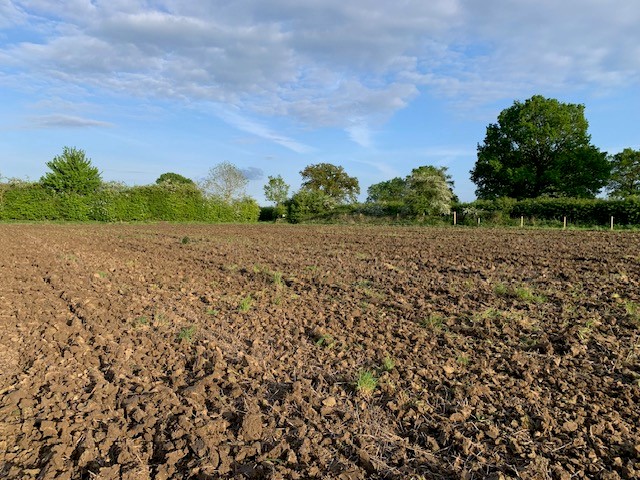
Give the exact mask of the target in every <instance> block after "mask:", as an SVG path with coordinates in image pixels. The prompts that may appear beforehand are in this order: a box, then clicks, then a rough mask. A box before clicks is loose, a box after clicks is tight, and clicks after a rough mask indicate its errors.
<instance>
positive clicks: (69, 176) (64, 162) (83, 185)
mask: <svg viewBox="0 0 640 480" xmlns="http://www.w3.org/2000/svg"><path fill="white" fill-rule="evenodd" d="M47 167H49V169H51V171H50V172H47V173H46V174H45V175H44V176H43V177H42V178H41V179H40V183H41V184H42V185H43V186H45V187H47V188H50V189H52V190H55V191H56V192H60V193H78V194H80V195H86V194H89V193H92V192H95V191H96V189H97V188H98V187H99V186H100V185H101V184H102V177H101V175H100V172H99V171H98V169H97V168H96V167H94V166H93V165H92V164H91V159H89V158H87V157H86V155H85V153H84V151H83V150H80V149H76V148H70V147H64V148H63V149H62V155H58V156H56V157H54V158H53V160H51V161H50V162H47Z"/></svg>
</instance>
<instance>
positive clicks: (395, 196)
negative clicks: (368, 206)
mask: <svg viewBox="0 0 640 480" xmlns="http://www.w3.org/2000/svg"><path fill="white" fill-rule="evenodd" d="M406 188H407V184H406V181H405V180H404V179H403V178H400V177H395V178H392V179H391V180H386V181H384V182H380V183H374V184H373V185H371V186H370V187H369V188H367V202H397V201H401V200H402V199H403V198H404V194H405V190H406Z"/></svg>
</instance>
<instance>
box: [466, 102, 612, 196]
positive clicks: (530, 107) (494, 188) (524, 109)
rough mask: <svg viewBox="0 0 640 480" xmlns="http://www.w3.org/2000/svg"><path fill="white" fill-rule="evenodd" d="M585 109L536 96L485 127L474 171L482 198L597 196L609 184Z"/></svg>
mask: <svg viewBox="0 0 640 480" xmlns="http://www.w3.org/2000/svg"><path fill="white" fill-rule="evenodd" d="M588 126H589V125H588V122H587V120H586V119H585V117H584V105H576V104H569V103H561V102H559V101H558V100H555V99H548V98H544V97H542V96H540V95H534V96H533V97H531V98H530V99H528V100H526V101H525V102H524V103H521V102H519V101H516V102H514V104H513V105H512V106H511V107H509V108H507V109H505V110H502V112H501V113H500V115H499V116H498V123H492V124H490V125H489V126H488V127H487V133H486V136H485V139H484V143H483V144H482V145H478V159H477V161H476V164H475V167H474V168H473V170H471V180H472V181H473V182H474V183H475V184H476V185H477V189H476V195H477V196H478V198H480V199H494V198H499V197H512V198H517V199H522V198H533V197H539V196H545V195H547V196H575V197H594V196H595V195H596V194H597V193H598V191H599V190H600V189H601V188H602V187H603V186H604V185H606V183H607V180H608V178H609V172H610V165H609V162H608V161H607V159H606V153H603V152H600V151H599V150H598V149H597V148H596V147H594V146H593V145H591V144H590V141H591V137H590V135H588V134H587V129H588Z"/></svg>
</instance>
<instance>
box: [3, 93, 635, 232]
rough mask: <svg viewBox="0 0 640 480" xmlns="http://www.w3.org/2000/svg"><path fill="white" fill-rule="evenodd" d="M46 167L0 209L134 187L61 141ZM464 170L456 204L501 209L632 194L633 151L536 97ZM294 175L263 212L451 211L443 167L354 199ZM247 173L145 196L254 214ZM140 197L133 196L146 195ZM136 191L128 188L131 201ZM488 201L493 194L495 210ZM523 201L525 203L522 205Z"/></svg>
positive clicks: (500, 125)
mask: <svg viewBox="0 0 640 480" xmlns="http://www.w3.org/2000/svg"><path fill="white" fill-rule="evenodd" d="M47 167H48V168H49V171H48V172H47V173H46V174H45V175H44V176H43V177H42V178H41V179H40V181H39V182H35V183H32V184H28V182H20V181H16V180H10V181H8V182H6V183H4V184H0V185H2V186H3V188H2V189H0V207H1V206H2V204H3V203H4V204H5V205H6V203H7V192H8V191H9V190H10V189H11V188H13V189H15V188H17V187H20V188H23V189H25V188H26V187H29V188H31V190H34V189H36V190H37V189H42V191H43V192H46V193H49V194H52V195H54V196H55V195H58V196H59V197H60V196H63V197H64V196H65V195H66V196H67V197H69V196H75V197H83V198H88V197H90V196H93V197H96V193H97V192H104V191H111V192H112V193H113V192H114V191H118V192H120V193H121V194H122V195H125V196H126V195H129V196H131V194H132V193H134V190H135V189H136V188H141V187H126V186H124V185H122V184H114V183H105V182H103V181H102V178H101V175H100V172H99V171H98V169H97V168H95V167H94V166H93V165H92V164H91V160H90V159H88V158H87V157H86V154H85V152H84V151H82V150H79V149H76V148H70V147H64V149H63V152H62V154H61V155H59V156H56V157H55V158H54V159H53V160H52V161H50V162H48V163H47ZM470 174H471V180H472V181H473V182H474V183H475V185H476V196H477V199H478V200H477V201H476V202H472V203H471V204H467V205H465V208H466V210H465V211H477V210H478V209H485V210H486V209H489V210H495V209H497V208H501V207H500V206H501V205H502V206H504V205H510V207H509V209H503V211H504V212H508V213H509V214H512V213H513V212H514V211H520V210H518V209H517V208H516V209H515V210H514V209H513V208H511V206H513V201H520V202H522V201H524V200H531V199H542V200H546V201H547V202H546V203H545V205H551V204H552V203H553V202H551V203H549V201H548V200H550V199H583V200H584V199H595V198H596V196H597V195H599V194H600V193H602V192H606V193H607V194H608V197H609V198H610V199H613V200H625V199H632V200H633V199H635V200H638V199H640V150H634V149H632V148H626V149H624V150H623V151H622V152H619V153H616V154H613V155H609V154H607V152H602V151H601V150H600V149H599V148H598V147H596V146H594V145H593V144H592V143H591V136H590V135H589V133H588V122H587V120H586V118H585V115H584V105H579V104H571V103H562V102H560V101H558V100H556V99H551V98H545V97H543V96H540V95H534V96H533V97H531V98H529V99H527V100H526V101H524V102H520V101H515V102H514V103H513V105H512V106H511V107H508V108H506V109H504V110H502V112H500V114H499V115H498V118H497V121H496V122H495V123H491V124H489V125H488V126H487V129H486V135H485V138H484V140H483V142H482V143H479V144H478V146H477V159H476V162H475V165H474V167H473V169H472V170H471V171H470ZM300 175H301V180H302V181H301V187H300V189H299V190H298V191H297V192H294V193H293V194H291V195H290V186H289V185H288V184H287V183H286V182H285V181H284V179H283V178H282V176H281V175H277V176H269V177H268V181H267V183H266V185H264V194H265V198H266V199H267V200H268V201H270V202H271V203H272V204H273V207H271V211H270V214H269V215H267V217H269V218H283V217H285V218H288V219H289V220H291V221H293V222H299V221H304V220H305V219H307V218H309V217H313V216H318V215H322V214H326V213H327V212H329V213H330V212H332V211H336V210H339V211H344V209H345V207H347V206H351V207H352V208H351V211H352V212H360V213H362V212H364V213H366V214H368V215H380V216H384V215H395V216H399V215H403V216H405V217H411V216H414V217H415V216H422V217H424V216H439V215H446V214H449V213H450V211H451V209H452V208H456V209H457V210H460V208H459V207H460V204H459V203H458V198H457V196H456V195H455V193H454V183H453V180H452V178H451V176H450V175H449V174H448V173H447V168H446V167H436V166H433V165H423V166H419V167H416V168H414V169H412V170H411V172H409V173H408V174H407V175H406V176H405V177H396V178H392V179H389V180H385V181H382V182H379V183H376V184H374V185H371V186H370V187H369V188H368V189H367V198H366V201H365V203H364V204H358V203H357V198H358V196H359V195H360V185H359V182H358V179H357V178H355V177H352V176H350V175H349V174H348V173H347V172H346V171H345V170H344V168H343V167H341V166H337V165H333V164H330V163H318V164H315V165H308V166H307V167H305V168H304V169H303V170H302V171H300ZM248 181H249V180H248V179H247V177H246V176H245V175H244V173H243V172H242V170H240V169H239V168H238V167H236V166H235V165H233V164H231V163H229V162H222V163H219V164H217V165H215V166H214V167H212V168H211V169H210V170H209V172H208V174H207V176H206V177H205V178H204V179H202V180H201V181H199V182H194V181H193V180H192V179H189V178H186V177H184V176H182V175H180V174H178V173H174V172H167V173H164V174H162V175H160V177H159V178H158V179H157V180H156V182H155V186H156V187H155V190H153V189H152V188H151V187H150V186H147V187H146V188H147V190H146V192H147V193H146V194H145V195H146V197H149V196H151V197H154V198H156V197H157V198H164V197H162V194H167V192H173V194H174V196H175V192H176V191H178V190H180V189H182V190H180V191H181V192H182V194H183V195H186V196H188V197H190V198H193V199H194V200H193V201H194V202H195V203H199V204H202V205H205V204H207V202H208V203H213V204H216V205H218V206H219V207H220V206H234V205H235V206H237V205H244V206H245V207H247V206H248V205H250V206H252V208H249V210H252V211H253V212H256V211H257V209H258V207H257V203H256V202H255V200H254V199H252V198H250V197H248V196H247V195H246V193H245V188H246V185H247V184H248ZM27 189H28V188H27ZM32 193H33V192H32ZM137 193H140V192H137ZM145 195H142V197H144V198H146V197H145ZM9 196H10V195H9ZM134 196H135V195H134ZM75 197H74V198H75ZM98 197H99V195H98ZM142 197H141V196H140V195H138V196H137V198H138V200H140V198H142ZM165 197H166V198H169V197H168V196H167V195H165ZM102 198H104V195H103V196H102ZM157 198H156V200H154V201H156V203H157V202H158V201H159V200H157ZM174 200H175V199H174ZM174 200H172V201H174ZM145 201H149V202H150V201H151V200H149V199H147V200H145ZM166 201H169V200H166ZM487 202H494V207H495V208H494V207H490V206H489V205H490V203H487ZM103 203H104V202H103ZM160 203H161V202H160ZM178 203H179V202H178ZM529 204H531V202H529V203H526V205H529ZM556 204H558V202H556ZM559 204H561V205H565V204H567V203H566V202H564V203H562V202H561V203H559ZM576 205H577V204H576ZM580 205H582V207H580V208H582V209H583V210H584V208H586V207H584V205H586V204H585V203H584V202H583V203H581V204H580ZM634 205H635V204H634ZM175 208H178V207H175ZM175 208H174V210H175ZM505 208H506V207H505ZM532 208H533V207H532ZM536 208H538V207H536ZM576 208H577V207H576ZM634 208H635V207H634ZM347 210H348V209H347ZM543 210H544V209H543ZM536 211H539V209H538V210H536ZM545 211H546V210H545ZM1 214H2V211H1V210H0V215H1ZM94 216H95V215H94ZM117 216H118V215H116V217H117ZM129 216H131V215H129ZM142 216H144V215H142ZM149 216H150V215H147V217H149ZM165 216H166V215H165ZM174 216H175V215H174ZM198 216H200V217H202V218H205V217H206V215H204V214H202V213H200V214H195V213H194V214H193V215H192V217H198ZM254 216H255V215H254ZM125 217H126V215H125ZM151 217H153V215H151ZM178 217H179V215H178ZM232 217H233V215H231V217H229V216H228V215H227V216H226V217H225V218H232ZM236 217H237V216H236ZM0 218H11V215H7V214H6V208H5V215H4V217H2V216H0ZM243 218H244V217H243ZM250 218H253V217H251V216H250ZM256 218H257V217H256ZM194 219H197V218H194Z"/></svg>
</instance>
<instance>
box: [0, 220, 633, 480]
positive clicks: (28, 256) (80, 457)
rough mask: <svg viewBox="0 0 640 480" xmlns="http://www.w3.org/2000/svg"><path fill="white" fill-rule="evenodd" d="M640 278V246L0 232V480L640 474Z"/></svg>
mask: <svg viewBox="0 0 640 480" xmlns="http://www.w3.org/2000/svg"><path fill="white" fill-rule="evenodd" d="M639 282H640V235H638V234H632V233H626V234H623V233H612V232H562V231H521V230H489V229H486V230H485V229H464V228H460V229H453V228H447V229H431V228H381V227H375V228H373V227H293V226H287V225H277V226H274V225H256V226H205V225H202V226H198V225H195V226H194V225H189V226H183V225H144V226H127V225H124V226H120V225H112V226H102V225H93V226H74V225H71V226H68V225H63V226H60V225H49V226H42V225H0V322H1V323H0V326H1V328H0V366H1V367H0V477H2V478H11V479H18V478H19V479H23V478H24V479H28V478H38V479H53V478H59V479H65V478H80V479H85V478H86V479H93V478H100V479H119V478H121V479H146V478H153V479H167V478H200V479H209V478H210V479H213V478H271V479H302V478H340V479H345V480H346V479H362V478H392V479H395V478H398V479H400V478H414V479H420V478H424V479H430V478H435V479H449V478H465V479H472V478H496V479H498V478H525V479H526V478H528V479H543V478H553V479H570V478H602V479H617V478H638V477H639V476H640V288H639ZM385 359H386V362H385ZM391 361H392V362H391ZM392 363H393V364H392ZM383 364H386V369H385V368H384V367H383ZM365 370H368V371H369V372H371V373H372V374H373V375H374V376H375V377H376V378H377V379H378V383H377V386H376V387H375V388H374V389H373V391H372V392H367V391H365V390H364V389H358V387H357V384H356V382H357V378H358V376H359V373H360V372H363V371H365Z"/></svg>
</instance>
